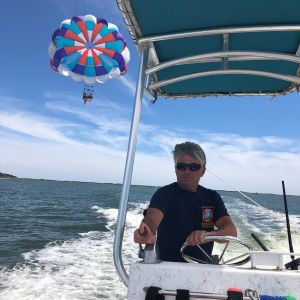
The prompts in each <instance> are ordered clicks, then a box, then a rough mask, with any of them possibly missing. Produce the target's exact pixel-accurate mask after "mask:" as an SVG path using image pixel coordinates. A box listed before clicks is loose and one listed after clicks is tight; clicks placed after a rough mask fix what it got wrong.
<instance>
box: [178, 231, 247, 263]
mask: <svg viewBox="0 0 300 300" xmlns="http://www.w3.org/2000/svg"><path fill="white" fill-rule="evenodd" d="M204 240H205V241H215V242H222V243H223V242H226V245H225V247H224V249H223V251H222V253H221V255H220V257H219V258H218V260H217V262H214V260H212V258H211V257H210V255H208V253H206V252H205V250H204V249H203V248H202V247H201V245H196V246H197V247H198V248H199V250H200V251H201V252H202V253H203V254H204V255H205V256H206V257H207V258H209V262H206V261H203V260H200V259H199V258H195V257H191V256H189V255H187V254H185V253H184V250H185V248H187V247H188V246H189V245H188V244H187V243H184V244H183V245H182V247H181V249H180V253H181V256H182V258H183V259H184V260H185V261H187V262H190V263H206V264H207V263H210V264H215V263H216V264H224V265H243V264H245V263H247V262H248V261H249V260H250V255H249V254H248V253H247V252H246V251H247V250H248V251H249V250H252V248H251V247H250V246H249V245H248V244H246V243H245V242H243V241H242V240H240V239H239V238H237V237H234V236H225V235H207V236H205V237H204ZM229 244H237V245H241V246H243V247H244V248H246V249H247V250H246V249H245V250H243V251H241V255H238V256H234V257H232V258H229V259H227V260H224V259H223V258H224V255H225V253H226V252H228V246H229Z"/></svg>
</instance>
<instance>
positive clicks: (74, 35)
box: [48, 15, 130, 84]
mask: <svg viewBox="0 0 300 300" xmlns="http://www.w3.org/2000/svg"><path fill="white" fill-rule="evenodd" d="M48 50H49V56H50V65H51V67H52V68H53V70H55V71H57V72H59V73H61V74H62V75H65V76H70V77H71V78H72V79H74V80H76V81H83V82H84V83H86V84H93V83H95V82H101V83H103V82H105V81H106V80H108V79H109V78H114V77H118V76H121V75H124V74H125V73H126V72H127V70H128V62H129V60H130V52H129V50H128V48H127V47H126V42H125V40H124V38H123V36H122V35H121V34H120V33H119V31H118V27H117V26H116V25H114V24H112V23H108V22H107V21H106V20H105V19H102V18H96V17H94V16H92V15H86V16H75V17H73V18H72V19H68V20H64V21H63V22H62V24H61V26H60V28H58V29H57V30H55V32H54V33H53V36H52V42H51V43H50V46H49V49H48Z"/></svg>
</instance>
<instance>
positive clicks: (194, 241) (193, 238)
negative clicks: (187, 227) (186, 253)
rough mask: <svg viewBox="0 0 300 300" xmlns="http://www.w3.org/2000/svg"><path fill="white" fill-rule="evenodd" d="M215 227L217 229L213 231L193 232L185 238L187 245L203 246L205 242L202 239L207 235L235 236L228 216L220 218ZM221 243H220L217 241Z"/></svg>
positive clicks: (234, 229)
mask: <svg viewBox="0 0 300 300" xmlns="http://www.w3.org/2000/svg"><path fill="white" fill-rule="evenodd" d="M216 227H217V228H218V229H216V230H213V231H205V230H195V231H193V232H191V234H190V235H189V236H188V237H187V239H186V241H187V243H188V244H189V245H191V246H195V245H198V244H205V243H207V241H204V237H205V236H208V235H230V236H237V230H236V227H235V225H234V223H233V222H232V219H231V218H230V217H229V216H224V217H221V218H220V219H219V220H218V221H217V222H216ZM218 242H221V241H218Z"/></svg>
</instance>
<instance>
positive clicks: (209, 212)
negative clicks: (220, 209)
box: [201, 207, 214, 227]
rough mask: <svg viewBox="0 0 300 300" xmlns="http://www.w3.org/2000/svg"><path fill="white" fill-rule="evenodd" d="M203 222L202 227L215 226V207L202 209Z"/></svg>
mask: <svg viewBox="0 0 300 300" xmlns="http://www.w3.org/2000/svg"><path fill="white" fill-rule="evenodd" d="M201 221H202V227H210V226H213V225H214V208H213V207H202V215H201Z"/></svg>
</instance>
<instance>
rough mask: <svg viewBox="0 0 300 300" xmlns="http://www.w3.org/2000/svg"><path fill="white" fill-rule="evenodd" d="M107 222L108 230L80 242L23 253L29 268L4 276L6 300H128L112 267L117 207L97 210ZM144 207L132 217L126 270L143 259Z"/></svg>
mask: <svg viewBox="0 0 300 300" xmlns="http://www.w3.org/2000/svg"><path fill="white" fill-rule="evenodd" d="M92 209H94V210H96V212H97V213H98V214H99V217H101V218H105V219H106V224H107V225H106V229H107V231H106V232H98V231H92V232H86V233H81V234H80V237H79V238H78V239H73V240H69V241H66V242H64V243H55V242H53V243H50V244H48V245H47V246H45V248H43V249H41V250H39V251H31V252H28V253H24V258H25V264H22V265H19V266H16V267H14V268H13V269H12V270H8V269H2V270H1V273H0V280H1V287H0V299H1V300H2V299H3V300H33V299H34V300H52V299H53V300H77V299H78V300H79V299H80V300H81V299H85V300H87V299H125V298H126V288H125V286H124V285H123V283H122V282H121V281H120V280H119V278H118V275H117V274H116V271H115V268H114V264H113V259H112V258H113V254H112V252H113V240H114V228H115V223H116V219H117V213H118V211H117V209H114V208H110V209H104V208H101V207H98V206H94V207H92ZM142 210H143V205H141V204H137V205H136V206H135V207H134V209H133V210H130V211H129V212H128V213H127V222H126V229H125V233H124V241H123V249H124V256H123V260H124V263H125V267H126V268H127V269H128V265H129V264H130V263H131V262H133V261H136V260H137V259H138V257H137V252H138V246H137V245H136V244H134V243H133V242H132V237H133V230H134V229H135V228H136V227H137V226H138V224H139V222H140V221H141V218H142V217H141V212H142Z"/></svg>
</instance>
